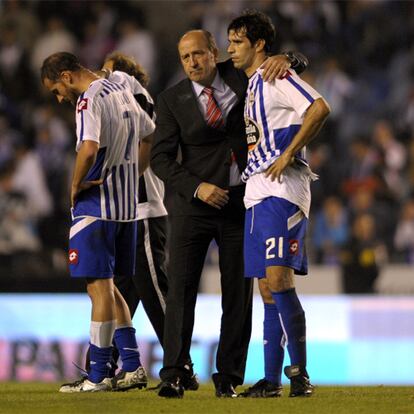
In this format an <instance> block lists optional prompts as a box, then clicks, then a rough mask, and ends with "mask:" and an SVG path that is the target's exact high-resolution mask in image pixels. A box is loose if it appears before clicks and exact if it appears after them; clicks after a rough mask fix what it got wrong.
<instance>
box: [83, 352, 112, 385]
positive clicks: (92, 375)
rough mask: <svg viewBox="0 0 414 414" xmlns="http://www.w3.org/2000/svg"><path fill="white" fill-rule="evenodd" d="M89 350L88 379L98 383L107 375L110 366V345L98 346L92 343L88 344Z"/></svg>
mask: <svg viewBox="0 0 414 414" xmlns="http://www.w3.org/2000/svg"><path fill="white" fill-rule="evenodd" d="M89 350H90V356H91V362H90V364H91V365H90V370H89V373H88V379H89V381H92V382H94V383H95V384H98V383H99V382H101V381H102V380H103V379H104V378H108V377H109V369H110V368H111V363H110V362H109V361H110V360H111V357H112V346H109V347H107V348H100V347H98V346H96V345H94V344H90V346H89Z"/></svg>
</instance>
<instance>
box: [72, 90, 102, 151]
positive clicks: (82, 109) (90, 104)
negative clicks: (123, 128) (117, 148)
mask: <svg viewBox="0 0 414 414" xmlns="http://www.w3.org/2000/svg"><path fill="white" fill-rule="evenodd" d="M76 135H77V144H76V150H77V151H79V148H80V146H81V145H82V142H83V141H85V140H87V141H95V142H97V143H98V144H100V135H101V107H100V105H98V104H97V102H96V101H94V99H93V97H91V96H88V95H85V94H83V95H81V96H80V97H79V99H78V102H77V104H76Z"/></svg>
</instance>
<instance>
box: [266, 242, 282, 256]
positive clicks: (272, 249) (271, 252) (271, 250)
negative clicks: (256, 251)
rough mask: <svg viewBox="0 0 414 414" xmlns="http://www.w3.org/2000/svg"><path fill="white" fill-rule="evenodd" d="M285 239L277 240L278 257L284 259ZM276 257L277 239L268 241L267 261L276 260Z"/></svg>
mask: <svg viewBox="0 0 414 414" xmlns="http://www.w3.org/2000/svg"><path fill="white" fill-rule="evenodd" d="M283 239H284V238H283V237H279V238H278V239H277V257H279V258H282V257H283ZM275 257H276V237H271V238H270V239H267V240H266V259H274V258H275Z"/></svg>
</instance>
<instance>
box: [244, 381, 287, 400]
mask: <svg viewBox="0 0 414 414" xmlns="http://www.w3.org/2000/svg"><path fill="white" fill-rule="evenodd" d="M281 395H282V387H281V386H280V385H275V384H273V383H272V382H270V381H268V380H267V379H266V378H263V379H261V380H260V381H257V382H256V384H254V385H253V386H252V387H249V388H247V390H246V391H244V392H242V393H240V394H239V397H245V398H275V397H280V396H281Z"/></svg>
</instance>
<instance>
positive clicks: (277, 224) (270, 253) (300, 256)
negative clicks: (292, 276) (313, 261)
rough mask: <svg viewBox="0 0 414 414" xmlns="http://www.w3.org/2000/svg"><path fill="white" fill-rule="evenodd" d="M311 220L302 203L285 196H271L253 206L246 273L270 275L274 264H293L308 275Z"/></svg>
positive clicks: (247, 232) (246, 232)
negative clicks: (269, 272)
mask: <svg viewBox="0 0 414 414" xmlns="http://www.w3.org/2000/svg"><path fill="white" fill-rule="evenodd" d="M307 223H308V219H307V218H306V217H305V215H304V214H303V213H302V211H301V210H300V209H299V207H298V206H296V205H295V204H292V203H291V202H290V201H287V200H285V199H283V198H278V197H269V198H266V199H264V200H263V201H262V202H260V203H259V204H256V205H255V206H253V207H251V208H249V209H248V210H247V212H246V220H245V225H244V272H245V276H246V277H258V278H263V277H266V268H267V267H270V266H285V267H290V268H292V269H294V271H295V273H296V274H298V275H306V274H307V273H308V261H307V257H306V249H305V235H306V227H307Z"/></svg>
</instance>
